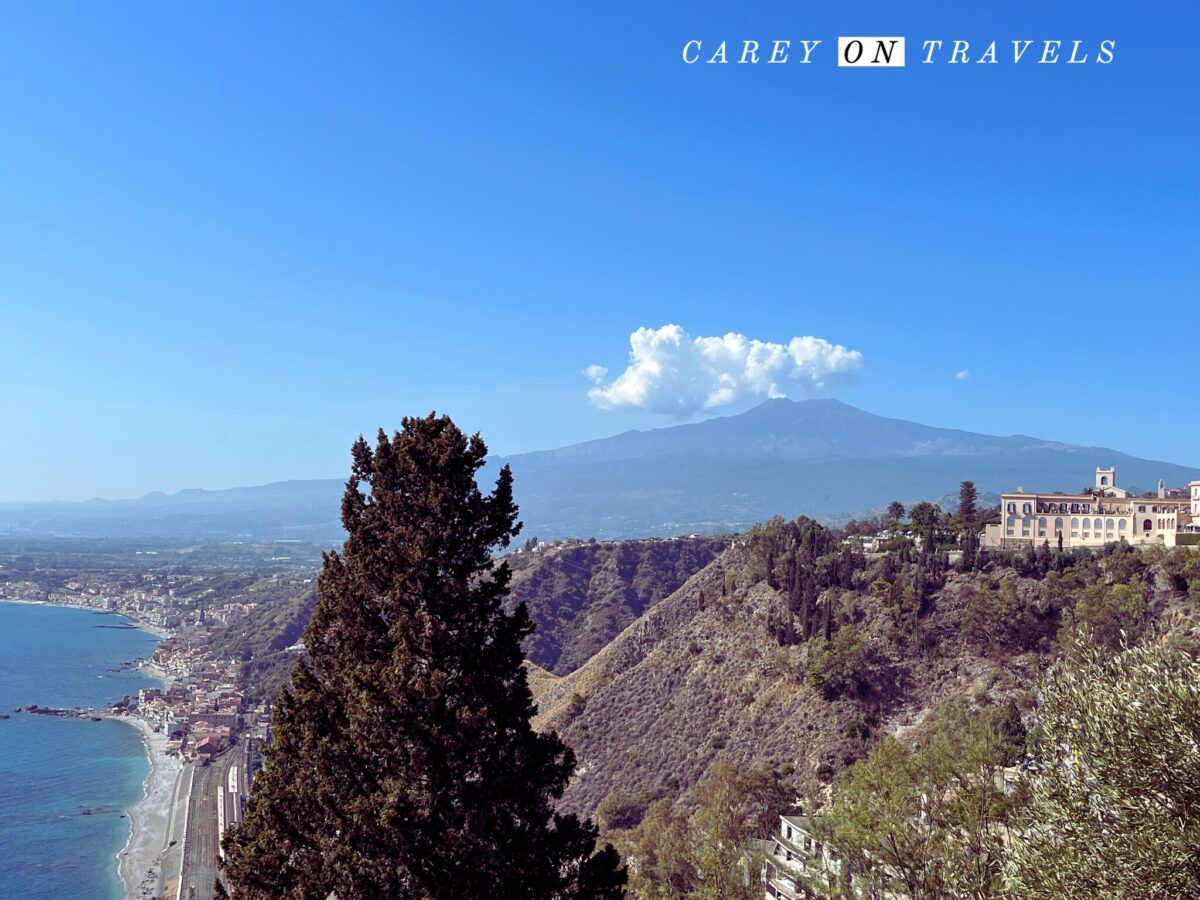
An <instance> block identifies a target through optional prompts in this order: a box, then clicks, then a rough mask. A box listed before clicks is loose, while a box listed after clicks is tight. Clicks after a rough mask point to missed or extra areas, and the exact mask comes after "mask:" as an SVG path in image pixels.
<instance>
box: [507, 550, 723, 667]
mask: <svg viewBox="0 0 1200 900" xmlns="http://www.w3.org/2000/svg"><path fill="white" fill-rule="evenodd" d="M727 544H728V541H726V540H724V539H721V538H674V539H670V540H646V541H621V542H605V543H600V542H596V541H592V542H589V543H584V544H574V545H570V546H566V547H546V546H543V547H538V548H537V549H535V550H533V551H532V552H522V553H517V554H513V555H512V556H510V557H508V561H509V565H510V566H511V567H512V569H513V581H512V593H511V594H510V596H509V600H508V607H509V608H510V609H512V608H514V607H515V606H516V605H517V604H519V603H524V604H525V605H526V607H527V608H528V610H529V614H530V617H531V618H532V619H533V623H534V625H535V626H537V631H536V632H535V633H534V634H533V636H532V637H531V638H530V639H529V641H528V643H527V645H526V653H527V654H528V657H529V659H530V660H531V661H532V662H534V663H536V664H537V665H538V666H541V667H542V668H544V669H546V670H548V671H549V672H552V673H555V674H559V675H561V674H565V673H567V672H570V671H571V670H573V669H576V668H578V667H579V666H581V665H582V664H583V663H585V662H587V660H588V659H590V658H591V657H592V656H593V655H595V653H596V652H597V651H598V650H600V649H601V648H602V647H604V645H605V644H607V643H609V641H611V640H612V639H613V638H615V637H616V636H617V635H618V634H619V633H620V632H621V630H622V629H623V628H625V627H626V626H627V625H629V624H630V623H631V622H633V621H634V620H635V619H636V618H637V617H638V616H640V615H641V614H642V613H644V612H645V611H646V610H647V609H649V608H650V607H651V606H653V605H654V604H655V603H657V602H659V601H660V600H662V599H663V598H664V597H667V596H668V595H670V594H672V593H674V592H675V591H676V590H678V588H679V587H680V586H681V585H682V584H683V583H684V582H685V581H687V579H688V578H690V577H691V576H692V575H694V574H695V573H697V572H699V571H700V570H701V569H703V568H704V567H705V566H706V565H708V564H709V563H710V562H712V561H713V560H714V559H715V558H716V557H717V555H718V554H719V553H720V552H721V551H722V550H724V549H725V547H726V546H727Z"/></svg>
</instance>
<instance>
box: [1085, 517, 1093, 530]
mask: <svg viewBox="0 0 1200 900" xmlns="http://www.w3.org/2000/svg"><path fill="white" fill-rule="evenodd" d="M1091 528H1092V520H1091V519H1084V520H1083V530H1084V531H1090V530H1091Z"/></svg>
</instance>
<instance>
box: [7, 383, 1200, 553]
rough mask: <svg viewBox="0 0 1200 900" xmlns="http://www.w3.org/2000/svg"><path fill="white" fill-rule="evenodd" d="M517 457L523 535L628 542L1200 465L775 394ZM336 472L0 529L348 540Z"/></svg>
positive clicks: (23, 510)
mask: <svg viewBox="0 0 1200 900" xmlns="http://www.w3.org/2000/svg"><path fill="white" fill-rule="evenodd" d="M505 463H507V464H509V465H511V466H512V469H513V474H514V476H515V489H516V499H517V502H518V504H519V505H520V508H521V518H522V520H523V521H524V523H525V528H524V531H523V533H522V534H523V536H537V537H539V538H541V539H543V540H548V539H557V538H561V537H568V536H570V537H579V538H587V537H597V538H604V539H619V538H627V537H635V536H637V537H642V536H655V535H676V534H686V533H692V532H700V533H705V534H716V533H722V532H734V531H741V530H744V529H746V528H748V527H749V526H750V525H752V524H753V523H755V522H759V521H764V520H766V519H768V518H770V517H771V516H774V515H782V516H784V517H794V516H797V515H801V514H803V515H808V516H810V517H813V518H817V519H825V520H830V521H838V520H844V519H846V518H848V517H850V516H854V515H861V514H863V513H866V512H869V511H873V510H877V509H878V508H879V507H881V506H883V505H884V504H886V503H888V502H889V501H891V500H900V501H901V502H903V503H906V504H909V503H912V502H914V501H917V500H926V499H930V500H932V499H937V498H940V497H944V496H946V495H947V494H950V493H952V492H954V491H956V490H957V487H958V484H959V482H960V481H962V480H964V479H971V480H973V481H974V482H975V483H976V485H977V486H978V488H979V490H980V491H981V492H984V493H997V492H1000V491H1005V490H1011V489H1013V488H1015V487H1017V486H1018V485H1019V486H1023V487H1025V488H1027V489H1029V490H1059V489H1061V490H1072V489H1076V488H1078V487H1079V486H1080V485H1082V484H1084V483H1085V482H1088V481H1089V480H1090V478H1091V473H1092V471H1093V470H1094V469H1095V467H1096V466H1098V465H1104V466H1116V468H1117V470H1118V472H1119V473H1120V478H1121V484H1122V485H1126V486H1133V485H1138V486H1142V487H1153V486H1154V485H1156V484H1157V483H1158V481H1159V479H1165V480H1166V482H1167V483H1168V484H1169V485H1179V484H1183V483H1186V482H1187V481H1189V480H1191V479H1195V478H1200V469H1197V468H1190V467H1187V466H1182V465H1175V464H1171V463H1166V462H1157V461H1152V460H1146V459H1139V458H1137V457H1134V456H1130V455H1128V454H1125V453H1121V452H1118V451H1116V450H1112V449H1108V448H1103V447H1082V446H1077V445H1073V444H1067V443H1062V442H1058V441H1052V440H1044V439H1041V438H1035V437H1027V436H1024V435H1011V436H1008V437H1001V436H996V435H986V434H976V433H973V432H969V431H959V430H955V429H948V428H934V427H931V426H928V425H921V424H918V423H915V422H907V421H903V420H901V419H891V418H887V417H885V416H879V415H875V414H873V413H869V412H866V411H864V410H861V409H856V408H855V407H852V406H849V405H847V404H845V403H842V402H840V401H837V400H803V401H792V400H785V399H775V400H768V401H766V402H764V403H762V404H761V405H759V406H756V407H754V408H753V409H751V410H749V411H747V412H744V413H741V414H739V415H733V416H726V417H722V418H714V419H709V420H706V421H703V422H698V423H694V424H687V425H676V426H672V427H667V428H659V429H654V430H650V431H627V432H624V433H623V434H618V435H615V436H613V437H609V438H603V439H600V440H595V441H588V442H585V443H581V444H573V445H570V446H567V447H561V448H559V449H556V450H544V451H538V452H534V453H523V454H518V455H514V456H509V457H493V458H492V459H491V460H490V461H489V465H488V467H487V468H486V469H485V470H484V477H485V478H488V477H490V476H493V475H494V474H495V472H496V471H497V470H498V469H499V467H500V466H501V465H503V464H505ZM342 488H343V484H342V482H341V481H340V480H337V479H328V480H325V479H320V480H311V481H283V482H277V483H274V484H268V485H263V486H258V487H243V488H233V489H229V490H218V491H207V490H185V491H180V492H178V493H176V494H170V495H166V494H161V493H155V494H148V495H146V496H144V497H141V498H139V499H135V500H90V501H86V502H79V503H7V504H0V534H6V535H9V536H22V535H24V536H63V535H72V536H81V537H100V536H104V537H116V538H140V539H146V540H178V539H187V540H259V541H264V540H301V541H310V542H316V543H333V542H338V541H341V540H342V538H343V534H342V531H341V525H340V522H339V521H338V510H339V503H340V497H341V493H342Z"/></svg>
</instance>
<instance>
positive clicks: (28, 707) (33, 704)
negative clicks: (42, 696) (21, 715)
mask: <svg viewBox="0 0 1200 900" xmlns="http://www.w3.org/2000/svg"><path fill="white" fill-rule="evenodd" d="M25 708H26V709H27V710H29V711H30V712H33V711H34V710H35V709H37V708H38V705H37V704H36V703H30V704H29V705H28V706H27V707H25Z"/></svg>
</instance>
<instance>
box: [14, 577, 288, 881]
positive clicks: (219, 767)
mask: <svg viewBox="0 0 1200 900" xmlns="http://www.w3.org/2000/svg"><path fill="white" fill-rule="evenodd" d="M6 568H8V569H9V570H11V568H12V567H11V566H8V567H6ZM4 572H5V568H0V576H2V575H3V574H4ZM311 582H312V573H311V572H310V571H307V570H305V569H302V568H298V569H287V570H283V571H276V572H269V573H262V572H249V573H245V572H243V573H238V574H237V575H236V576H233V577H231V576H230V575H229V574H228V573H224V572H217V573H207V572H200V573H195V572H193V573H179V572H173V571H158V570H155V569H153V568H151V569H146V570H141V571H131V570H129V569H127V568H126V567H124V566H117V567H114V568H112V569H110V570H107V571H100V572H90V573H87V574H76V575H74V576H73V577H71V578H69V579H63V578H60V577H57V576H56V575H55V574H54V573H53V572H47V571H46V570H44V569H43V570H39V571H36V572H26V573H24V575H23V577H18V578H10V579H7V580H6V579H4V578H2V577H0V596H2V597H4V598H5V599H6V600H9V601H14V602H24V603H38V604H50V605H56V606H66V607H74V608H79V609H87V610H91V611H94V612H95V613H97V614H98V615H103V616H105V617H108V616H111V617H112V621H113V624H110V625H105V626H102V627H109V628H130V629H133V628H140V629H142V630H145V631H149V632H151V633H153V634H155V635H157V636H158V637H159V638H160V639H161V640H160V641H159V643H158V644H157V646H156V647H155V649H154V651H153V653H151V654H150V656H149V657H147V658H138V659H132V660H128V661H126V662H125V663H123V664H122V666H121V667H122V668H138V669H140V670H141V671H143V672H144V673H145V674H146V675H148V676H149V677H150V678H152V679H154V680H155V681H157V682H159V685H158V686H152V687H145V688H142V689H141V690H139V691H138V693H137V695H136V696H126V697H123V698H121V699H120V700H118V701H116V702H114V703H113V704H112V705H111V706H109V707H108V708H105V709H56V708H51V707H45V706H41V705H39V704H37V703H36V702H30V703H29V704H27V705H25V706H23V707H20V708H18V709H15V710H12V711H11V713H8V714H6V717H7V716H8V715H18V714H24V715H44V716H62V717H76V718H81V719H87V720H94V721H102V720H105V719H111V720H117V721H121V722H124V723H126V724H128V725H131V726H133V727H136V728H137V729H138V730H139V731H140V733H141V734H142V738H143V742H144V744H145V747H146V752H147V755H148V757H149V759H150V764H151V771H150V774H149V776H148V777H147V780H146V787H145V797H144V798H143V799H142V801H140V802H139V803H138V804H136V805H135V806H134V807H132V808H131V809H130V811H129V814H130V819H131V831H132V834H131V837H130V840H129V843H128V845H127V846H126V848H125V849H124V850H123V851H122V852H121V854H120V856H119V859H118V869H119V872H120V875H121V879H122V881H123V882H124V890H125V896H126V897H136V898H142V900H152V898H164V900H166V898H171V900H174V898H177V897H178V898H192V900H207V898H211V897H213V896H214V894H213V891H214V888H215V881H216V874H217V868H218V864H219V856H220V853H221V850H220V840H221V837H222V835H223V834H224V832H225V830H226V829H227V828H228V827H229V826H230V825H232V824H234V823H236V822H238V821H240V819H241V815H242V811H243V809H244V804H245V802H246V799H247V797H248V795H249V789H250V785H251V783H252V780H253V776H254V771H255V769H256V768H257V767H258V766H260V765H261V755H260V750H261V747H262V746H263V744H264V743H265V742H267V741H268V740H269V737H270V704H269V701H267V700H265V699H257V698H255V697H253V696H251V693H250V692H248V690H247V680H246V671H245V669H246V663H245V661H244V660H242V659H239V658H236V657H231V656H229V655H222V654H221V653H220V652H218V651H219V648H220V647H221V645H222V635H226V634H228V632H229V631H230V629H231V628H232V627H234V626H236V625H237V624H238V623H239V622H241V621H243V620H244V619H245V618H246V617H247V616H248V615H250V614H252V613H253V612H254V611H255V610H256V609H258V608H259V606H260V600H259V597H267V598H270V599H277V597H278V596H279V595H280V594H293V593H296V592H303V591H306V590H311ZM270 599H268V602H270ZM214 648H217V649H214ZM300 649H301V648H300V646H298V645H297V646H294V647H289V648H285V649H284V650H283V651H281V653H280V656H281V657H282V660H281V662H284V663H286V662H288V661H289V660H294V659H295V657H296V656H297V655H298V654H299V652H300Z"/></svg>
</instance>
